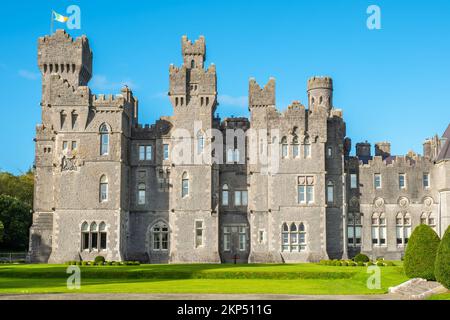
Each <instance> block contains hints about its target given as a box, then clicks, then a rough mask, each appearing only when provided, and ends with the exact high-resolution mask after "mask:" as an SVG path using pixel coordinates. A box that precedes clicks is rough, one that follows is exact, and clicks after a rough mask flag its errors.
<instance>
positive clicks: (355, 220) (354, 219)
mask: <svg viewBox="0 0 450 320" xmlns="http://www.w3.org/2000/svg"><path fill="white" fill-rule="evenodd" d="M361 230H362V225H361V214H359V213H349V215H348V218H347V239H348V241H347V242H348V245H349V246H359V245H361Z"/></svg>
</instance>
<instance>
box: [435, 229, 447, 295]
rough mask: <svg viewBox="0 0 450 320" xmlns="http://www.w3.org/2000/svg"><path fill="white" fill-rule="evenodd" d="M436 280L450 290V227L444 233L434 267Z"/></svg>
mask: <svg viewBox="0 0 450 320" xmlns="http://www.w3.org/2000/svg"><path fill="white" fill-rule="evenodd" d="M434 274H435V276H436V280H437V281H439V282H440V283H441V284H442V285H443V286H444V287H446V288H447V289H450V226H449V227H448V228H447V230H446V231H445V233H444V236H443V237H442V240H441V243H440V244H439V247H438V250H437V254H436V262H435V265H434Z"/></svg>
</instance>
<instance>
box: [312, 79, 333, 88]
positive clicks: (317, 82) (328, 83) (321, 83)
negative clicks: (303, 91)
mask: <svg viewBox="0 0 450 320" xmlns="http://www.w3.org/2000/svg"><path fill="white" fill-rule="evenodd" d="M314 89H329V90H333V79H331V78H330V77H312V78H310V79H308V91H309V90H314Z"/></svg>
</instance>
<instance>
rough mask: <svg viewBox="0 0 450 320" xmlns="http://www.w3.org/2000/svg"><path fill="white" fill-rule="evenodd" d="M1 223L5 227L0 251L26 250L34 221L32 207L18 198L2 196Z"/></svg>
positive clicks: (0, 205)
mask: <svg viewBox="0 0 450 320" xmlns="http://www.w3.org/2000/svg"><path fill="white" fill-rule="evenodd" d="M0 221H2V224H3V227H4V230H3V240H2V242H1V243H0V249H3V250H26V249H27V248H28V234H29V228H30V226H31V221H32V214H31V206H30V205H29V204H27V203H25V202H23V201H20V200H19V199H17V198H13V197H11V196H8V195H0Z"/></svg>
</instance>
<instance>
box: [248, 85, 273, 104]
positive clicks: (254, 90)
mask: <svg viewBox="0 0 450 320" xmlns="http://www.w3.org/2000/svg"><path fill="white" fill-rule="evenodd" d="M248 105H249V108H250V109H253V108H257V107H269V106H270V107H275V79H274V78H270V79H269V82H267V84H266V85H265V86H264V88H261V87H260V86H259V84H258V83H257V82H256V80H255V79H254V78H250V81H249V84H248Z"/></svg>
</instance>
